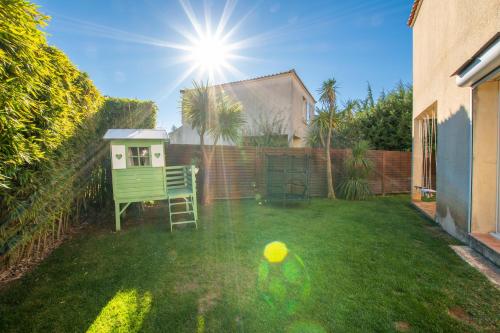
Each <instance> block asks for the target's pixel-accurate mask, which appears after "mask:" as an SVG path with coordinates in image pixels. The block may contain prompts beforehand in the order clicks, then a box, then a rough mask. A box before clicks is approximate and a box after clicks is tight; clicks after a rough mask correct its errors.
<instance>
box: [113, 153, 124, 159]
mask: <svg viewBox="0 0 500 333" xmlns="http://www.w3.org/2000/svg"><path fill="white" fill-rule="evenodd" d="M115 156H116V159H118V160H121V159H122V157H123V155H122V154H116V155H115Z"/></svg>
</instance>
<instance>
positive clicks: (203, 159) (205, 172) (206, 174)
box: [200, 131, 210, 205]
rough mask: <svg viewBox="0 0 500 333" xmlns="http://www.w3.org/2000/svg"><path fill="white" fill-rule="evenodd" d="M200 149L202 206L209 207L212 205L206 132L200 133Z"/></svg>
mask: <svg viewBox="0 0 500 333" xmlns="http://www.w3.org/2000/svg"><path fill="white" fill-rule="evenodd" d="M200 148H201V165H202V167H201V170H202V174H201V177H202V178H201V179H202V182H203V183H202V187H201V188H202V190H201V203H202V205H207V204H209V203H210V197H209V196H210V195H209V192H208V191H209V186H208V184H209V182H208V178H209V171H208V169H209V167H210V166H209V161H208V158H207V151H206V147H205V131H202V132H201V133H200Z"/></svg>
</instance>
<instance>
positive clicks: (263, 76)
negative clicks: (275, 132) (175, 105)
mask: <svg viewBox="0 0 500 333" xmlns="http://www.w3.org/2000/svg"><path fill="white" fill-rule="evenodd" d="M283 74H295V76H296V77H297V79H298V80H299V82H300V84H301V85H302V86H303V87H304V89H305V90H306V91H307V93H308V94H309V95H310V96H311V97H312V98H313V100H314V101H315V102H316V99H315V98H314V96H313V94H312V93H311V92H310V91H309V89H307V87H306V85H305V84H304V82H303V81H302V79H301V78H300V77H299V74H297V71H296V70H295V68H292V69H289V70H287V71H283V72H277V73H273V74H268V75H262V76H256V77H253V78H248V79H243V80H236V81H230V82H224V83H219V84H213V85H210V87H222V86H225V85H230V84H235V83H243V82H248V81H254V80H261V79H267V78H271V77H274V76H279V75H283ZM186 90H190V89H189V88H187V89H181V90H180V92H181V93H183V92H184V91H186Z"/></svg>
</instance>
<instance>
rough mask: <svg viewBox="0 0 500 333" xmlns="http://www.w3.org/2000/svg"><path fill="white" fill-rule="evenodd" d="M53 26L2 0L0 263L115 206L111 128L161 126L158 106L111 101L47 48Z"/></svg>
mask: <svg viewBox="0 0 500 333" xmlns="http://www.w3.org/2000/svg"><path fill="white" fill-rule="evenodd" d="M47 20H48V17H47V16H44V15H42V14H40V13H39V12H38V10H37V8H36V6H34V5H33V4H31V3H29V2H27V1H24V0H2V1H1V5H0V258H2V259H7V255H6V254H7V253H9V256H8V257H9V258H10V259H12V260H10V261H16V260H17V259H19V258H23V257H30V256H33V255H35V254H37V253H41V252H43V251H44V250H45V248H46V247H50V245H51V244H52V243H54V242H56V241H57V240H58V239H60V237H62V235H63V234H64V232H65V231H66V230H67V229H68V226H69V225H70V223H71V221H78V220H79V218H80V217H81V216H82V214H84V213H85V212H88V211H89V209H90V208H93V207H94V208H95V207H103V206H104V205H106V203H107V202H109V201H110V200H111V182H110V179H111V177H110V163H109V148H108V144H107V143H105V142H103V140H102V136H103V134H104V132H105V130H106V129H107V128H109V127H116V128H120V127H145V128H152V127H154V125H155V116H156V106H155V105H154V103H152V102H141V101H135V100H120V99H114V98H108V99H106V100H105V99H104V98H103V97H102V96H101V94H100V93H99V91H98V90H97V89H96V87H95V86H94V85H93V83H92V81H91V80H90V79H89V77H88V76H87V74H86V73H83V72H80V71H79V70H78V69H77V68H76V67H75V66H74V65H73V64H72V63H71V61H70V60H69V59H68V57H67V56H66V55H65V54H64V53H63V52H61V51H60V50H58V49H57V48H55V47H52V46H49V45H47V41H46V38H45V34H44V33H43V32H42V31H41V30H40V27H43V26H45V25H46V23H47ZM13 249H16V251H12V250H13Z"/></svg>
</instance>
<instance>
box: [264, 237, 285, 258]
mask: <svg viewBox="0 0 500 333" xmlns="http://www.w3.org/2000/svg"><path fill="white" fill-rule="evenodd" d="M287 254H288V249H287V247H286V244H285V243H283V242H279V241H275V242H272V243H269V244H267V245H266V247H265V248H264V257H265V258H266V259H267V261H269V262H270V263H280V262H282V261H283V260H284V259H285V258H286V256H287Z"/></svg>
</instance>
